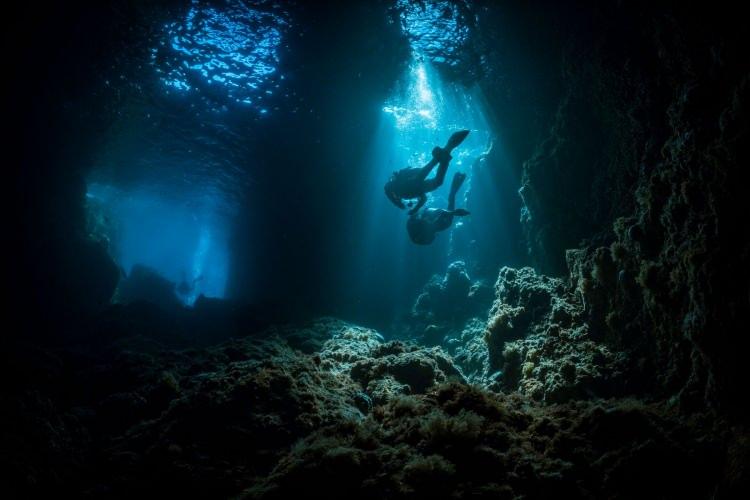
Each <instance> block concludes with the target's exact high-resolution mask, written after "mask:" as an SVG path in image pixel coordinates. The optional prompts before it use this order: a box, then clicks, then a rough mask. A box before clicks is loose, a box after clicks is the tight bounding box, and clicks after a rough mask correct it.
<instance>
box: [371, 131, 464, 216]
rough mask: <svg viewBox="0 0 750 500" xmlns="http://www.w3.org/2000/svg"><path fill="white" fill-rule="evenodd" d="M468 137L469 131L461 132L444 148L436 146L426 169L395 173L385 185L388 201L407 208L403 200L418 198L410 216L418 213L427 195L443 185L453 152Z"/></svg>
mask: <svg viewBox="0 0 750 500" xmlns="http://www.w3.org/2000/svg"><path fill="white" fill-rule="evenodd" d="M467 135H469V131H468V130H459V131H458V132H455V133H454V134H453V135H451V136H450V138H449V139H448V142H447V143H446V145H445V147H444V148H441V147H439V146H436V147H435V148H434V149H433V150H432V160H430V162H429V163H427V165H425V166H424V167H421V168H419V167H406V168H402V169H401V170H399V171H397V172H393V175H391V178H390V179H389V180H388V182H386V184H385V195H386V196H387V197H388V199H389V200H391V202H393V204H394V205H396V206H397V207H398V208H406V206H405V205H404V202H403V200H411V199H414V198H417V199H418V201H417V204H416V206H415V207H414V208H412V209H411V210H409V215H413V214H415V213H417V212H418V211H419V209H420V208H422V205H424V204H425V202H426V201H427V195H426V193H429V192H430V191H434V190H436V189H437V188H439V187H440V186H442V185H443V181H444V180H445V174H446V172H447V171H448V163H450V161H451V158H453V157H452V156H451V151H453V149H454V148H455V147H456V146H458V145H459V144H461V143H462V142H463V141H464V139H466V136H467ZM435 165H438V169H437V173H436V174H435V176H434V177H432V178H430V179H428V178H427V176H428V175H430V172H431V171H432V169H433V168H435ZM409 206H411V204H409Z"/></svg>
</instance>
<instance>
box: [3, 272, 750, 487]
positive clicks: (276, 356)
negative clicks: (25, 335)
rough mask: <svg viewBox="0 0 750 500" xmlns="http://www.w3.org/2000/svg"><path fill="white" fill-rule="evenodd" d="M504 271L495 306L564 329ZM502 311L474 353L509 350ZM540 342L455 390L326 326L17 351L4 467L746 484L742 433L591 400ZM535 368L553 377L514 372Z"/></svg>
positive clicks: (427, 365) (20, 477) (432, 363)
mask: <svg viewBox="0 0 750 500" xmlns="http://www.w3.org/2000/svg"><path fill="white" fill-rule="evenodd" d="M512 274H513V273H511V271H510V270H503V272H501V279H500V280H499V281H498V298H502V299H504V300H506V301H508V302H507V304H505V303H504V304H505V305H504V306H503V307H506V306H507V307H508V308H510V309H511V310H512V309H514V308H515V307H518V306H515V305H514V304H513V301H512V297H516V296H517V297H520V296H522V295H524V294H531V295H534V296H535V297H538V301H532V302H534V303H535V304H536V306H535V307H537V308H538V310H537V313H536V314H535V316H534V317H535V319H534V321H537V318H542V319H544V318H547V319H548V318H549V317H550V316H554V317H557V315H559V313H555V312H554V311H555V307H556V306H555V299H554V294H552V295H550V290H552V291H555V290H557V288H556V287H557V285H558V284H557V282H556V281H550V280H544V279H541V278H540V277H538V276H536V275H534V274H533V272H531V271H528V270H519V271H516V272H515V279H514V280H511V279H510V278H511V275H512ZM512 283H515V285H511V284H512ZM516 285H519V286H520V285H523V286H520V288H517V289H516V288H513V287H515V286H516ZM555 293H556V292H555ZM561 307H562V306H561ZM565 307H567V306H565ZM500 311H501V307H500V305H499V304H497V303H496V304H495V307H493V312H492V314H491V316H490V327H488V329H487V331H489V332H490V334H489V335H488V336H483V335H482V334H481V331H482V330H477V331H476V332H474V333H477V335H478V337H477V336H475V337H474V338H473V342H475V343H476V341H477V339H482V341H483V340H484V339H485V338H489V339H490V340H492V339H493V338H495V337H494V336H496V335H501V334H502V335H505V334H504V333H502V332H504V331H505V330H502V328H501V327H500V326H499V325H501V324H504V323H501V322H498V321H495V318H496V316H497V315H498V314H501V312H500ZM573 316H575V315H573ZM547 319H544V320H545V321H547ZM530 324H531V323H530ZM493 325H494V326H493ZM571 325H572V323H571ZM565 328H572V330H571V331H574V330H575V328H574V327H573V326H570V325H569V326H568V327H565ZM564 331H565V330H564V329H561V333H559V334H558V337H560V336H564V334H563V332H564ZM548 334H549V332H546V333H544V332H542V331H541V330H539V331H537V332H535V333H533V334H532V335H530V336H526V337H524V338H523V339H515V340H511V339H512V338H513V336H511V337H509V338H508V339H509V340H508V341H507V342H506V345H505V347H503V348H502V350H499V348H498V349H496V348H494V347H493V348H492V349H489V350H487V351H486V352H494V353H496V354H497V353H500V354H499V355H501V356H503V358H504V359H505V364H506V365H508V364H509V363H515V364H516V365H518V364H519V363H521V360H523V364H521V365H520V366H521V370H522V374H521V375H519V376H518V377H517V378H514V379H513V383H512V384H511V383H509V382H508V383H498V380H500V381H502V380H503V379H504V376H503V377H500V378H499V379H495V380H494V382H492V383H490V384H487V385H482V384H479V383H474V384H469V383H468V382H467V381H466V377H465V376H464V375H463V371H462V369H461V368H460V366H459V365H457V364H455V363H454V361H453V358H452V357H451V356H450V355H449V354H447V353H446V352H445V351H444V350H443V349H442V348H440V347H429V348H426V347H420V346H417V345H414V344H410V343H405V342H402V341H385V340H384V339H383V338H382V336H381V335H380V334H379V333H378V332H376V331H374V330H372V329H368V328H363V327H360V326H356V325H352V324H349V323H346V322H343V321H341V320H337V319H333V318H322V319H318V320H315V321H311V322H308V323H304V324H299V325H286V326H276V327H271V328H268V329H266V330H265V331H263V332H261V333H259V334H256V335H253V336H248V337H245V338H241V339H233V340H229V341H226V342H223V343H220V344H218V345H214V346H211V347H205V348H191V349H183V350H169V349H154V348H153V346H150V347H149V349H143V345H144V344H143V341H142V340H134V341H133V342H132V343H131V342H130V341H129V340H128V339H123V338H118V339H117V341H116V342H114V343H113V344H112V345H109V346H106V347H102V348H100V349H99V350H97V351H96V352H94V351H92V350H85V349H81V348H78V349H67V350H64V351H63V350H60V351H57V352H48V351H42V350H38V349H30V348H29V349H26V350H20V351H18V352H16V353H15V356H13V357H12V361H10V362H9V363H8V364H6V366H5V367H6V369H8V370H10V372H11V373H12V374H13V376H14V377H15V378H16V379H17V380H18V379H21V380H24V381H25V384H21V385H20V386H15V388H14V389H13V390H9V391H7V392H4V393H3V396H2V398H3V403H4V404H3V406H4V407H5V408H9V409H10V411H9V412H8V413H7V414H6V420H5V422H6V423H5V425H4V426H3V434H2V444H3V446H2V449H3V451H4V453H3V456H2V467H3V469H4V470H5V471H8V472H10V477H11V484H10V487H11V490H17V491H21V492H25V493H27V494H29V493H30V494H43V493H51V492H53V491H54V492H56V493H57V494H60V493H62V494H74V495H77V496H81V495H83V496H115V497H120V496H131V495H149V496H154V495H156V496H159V495H165V496H166V495H170V496H172V495H186V496H190V497H195V496H200V497H213V498H216V497H227V496H237V495H240V496H242V497H245V498H289V496H290V495H293V496H296V495H303V494H304V495H305V496H312V497H321V498H323V497H325V498H351V497H358V498H406V497H414V496H418V497H423V496H426V495H430V496H433V497H436V498H446V497H455V498H464V497H472V498H473V497H481V498H484V497H492V498H520V497H524V498H545V497H549V496H552V495H553V494H554V495H555V496H560V495H562V496H563V497H579V498H597V497H599V498H600V497H617V498H625V497H631V496H641V495H643V496H659V497H680V496H691V497H693V496H695V494H696V492H698V493H700V494H701V495H700V496H708V495H709V494H710V492H714V491H716V492H719V493H722V494H719V495H717V498H719V497H721V498H730V496H729V493H731V492H732V491H735V489H736V488H738V487H739V486H737V484H736V482H737V481H740V482H741V481H742V478H743V477H744V475H743V474H742V473H741V470H742V469H741V464H742V460H743V457H746V456H747V453H748V444H747V443H748V441H747V439H746V434H744V433H743V431H742V430H740V429H737V428H735V429H733V430H729V429H730V428H729V427H728V426H724V425H723V424H722V422H721V421H720V420H719V419H718V418H716V417H714V416H713V415H712V414H710V413H708V412H707V413H698V414H693V415H691V416H690V417H687V416H684V415H681V414H679V413H678V412H677V411H676V409H675V407H674V406H673V405H670V404H668V403H667V402H659V401H654V402H644V401H640V400H636V399H632V398H621V399H607V400H602V399H597V398H595V397H593V396H592V395H591V393H590V392H587V391H585V390H580V387H579V386H580V385H581V384H583V382H580V383H578V382H575V381H576V380H579V378H580V373H579V371H581V370H583V369H584V368H586V367H587V366H588V365H587V364H586V363H587V361H586V360H587V359H588V358H587V356H588V354H586V353H587V352H588V351H585V350H584V352H583V354H580V353H577V351H575V350H570V349H567V348H564V347H559V348H558V347H556V348H553V349H550V350H545V349H544V347H543V345H544V339H543V338H542V336H543V335H548ZM570 335H571V336H572V335H573V334H572V333H571V334H570ZM558 337H554V338H558ZM498 338H499V337H498ZM519 342H520V343H519ZM583 342H585V341H583ZM540 343H541V345H542V347H538V345H537V344H540ZM561 345H578V344H565V343H563V344H561ZM508 346H517V347H514V349H517V351H518V352H517V354H514V355H513V356H517V357H520V358H521V360H517V359H516V358H512V357H511V355H509V354H508V351H509V347H508ZM532 349H537V350H539V351H540V353H539V354H537V355H534V354H531V353H530V351H531V350H532ZM576 353H577V354H576ZM574 355H577V356H579V358H580V359H579V360H578V362H577V363H574V362H573V361H571V357H572V356H574ZM534 356H537V357H536V358H535V357H534ZM509 358H510V359H509ZM531 359H537V360H538V362H539V367H544V366H545V363H546V364H548V365H549V369H548V370H547V371H546V372H545V371H543V370H541V369H537V367H536V366H535V367H534V368H529V369H527V368H526V366H527V365H525V363H532V362H533V361H530V360H531ZM602 359H606V356H605V358H602ZM602 359H599V360H598V362H599V363H602V362H603V361H602ZM555 360H558V361H555ZM568 362H571V363H574V365H575V366H574V368H573V369H571V368H569V367H568V365H567V363H568ZM491 363H495V361H491ZM506 370H507V368H506ZM568 370H573V371H574V375H575V377H570V376H569V375H567V373H568ZM544 373H547V375H546V376H545V375H544ZM545 377H546V378H545ZM557 377H566V378H563V379H562V381H561V382H560V383H561V384H562V385H561V387H560V388H557V387H556V386H554V385H550V384H552V382H550V380H552V381H554V380H557ZM594 378H595V377H594ZM6 380H7V379H6ZM516 383H517V384H518V386H517V387H515V384H516ZM533 383H538V384H541V385H542V386H543V388H542V391H543V395H544V396H545V397H541V398H540V397H537V396H538V395H537V394H536V393H535V392H534V391H532V390H529V389H528V387H529V386H532V385H533ZM492 384H494V386H493V385H492ZM511 386H513V387H511ZM489 389H493V390H489ZM514 389H517V390H514ZM560 393H563V394H564V395H565V397H562V396H559V397H557V396H556V397H550V395H555V394H560ZM555 400H559V401H565V402H564V403H557V404H550V403H552V402H553V401H555ZM743 436H745V437H743ZM729 443H731V446H730V445H729ZM738 467H739V469H738ZM738 470H739V471H740V473H737V471H738ZM633 477H638V478H639V480H638V481H633V480H632V479H631V478H633ZM738 478H739V479H738ZM725 491H726V492H727V493H726V494H723V492H725ZM623 495H624V496H623Z"/></svg>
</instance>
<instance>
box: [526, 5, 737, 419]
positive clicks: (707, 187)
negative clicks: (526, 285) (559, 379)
mask: <svg viewBox="0 0 750 500" xmlns="http://www.w3.org/2000/svg"><path fill="white" fill-rule="evenodd" d="M578 22H580V23H581V24H580V26H581V27H584V28H585V29H583V30H581V32H580V33H579V34H577V35H572V36H571V37H570V38H569V40H568V43H567V45H566V48H565V52H566V55H565V57H564V58H563V61H562V65H561V67H562V70H563V92H562V95H563V97H562V99H561V101H560V103H559V107H558V111H557V114H556V116H555V118H554V120H553V123H552V125H551V127H550V132H549V135H548V138H547V139H546V140H545V141H543V142H542V143H541V144H540V145H539V146H538V149H537V152H536V154H535V155H533V157H532V158H530V159H529V160H528V161H527V162H526V163H525V165H524V168H523V181H522V184H523V185H522V189H521V194H522V196H523V198H524V200H525V204H526V207H525V210H524V213H523V220H522V222H523V224H524V227H525V233H526V236H527V244H528V249H529V252H530V256H531V257H532V259H533V260H534V262H535V263H536V265H537V267H538V268H539V269H541V270H542V271H543V272H548V273H553V274H555V275H558V276H565V275H566V274H567V273H568V271H570V272H571V273H572V278H573V282H574V285H575V286H576V288H577V290H578V294H579V296H580V297H581V298H582V299H583V300H584V301H585V303H586V316H587V320H588V322H589V324H590V328H591V331H590V334H592V335H594V336H595V337H596V336H601V337H602V338H606V339H607V342H608V344H609V345H610V346H612V347H614V348H627V349H628V350H630V351H631V355H632V356H633V360H632V362H631V366H633V367H637V366H639V367H641V368H642V374H641V375H640V376H639V377H638V379H637V380H636V378H635V377H634V378H633V380H632V383H634V384H636V383H637V384H640V385H641V386H642V390H646V391H649V392H656V393H659V394H660V395H662V396H664V397H671V396H675V397H676V398H677V400H678V401H679V402H680V403H681V404H682V405H683V406H684V408H685V409H686V410H690V409H693V408H697V407H700V406H702V405H705V404H709V405H711V406H716V407H721V408H722V411H730V412H739V414H742V415H744V416H745V417H746V413H744V412H743V410H742V409H741V408H742V407H743V406H746V405H744V399H745V398H744V396H743V395H742V394H741V393H742V391H743V390H744V389H742V388H745V387H747V384H748V370H747V369H745V368H744V367H743V361H742V360H743V358H744V354H743V353H745V352H746V351H747V339H746V335H744V334H741V333H740V332H741V331H743V330H744V329H743V328H742V326H741V325H743V324H744V323H745V321H746V311H747V310H748V307H750V295H749V294H748V288H747V283H748V281H750V257H749V256H750V247H749V246H748V245H750V243H749V242H750V226H749V225H748V224H747V220H746V216H745V214H747V213H748V212H750V207H748V197H747V196H746V195H745V194H744V191H745V189H744V186H745V185H746V184H745V182H744V181H743V180H742V178H743V175H744V174H743V171H744V166H745V165H747V163H748V156H747V147H746V145H745V143H746V140H747V137H748V132H749V131H750V127H749V126H748V118H747V117H748V111H747V103H748V90H750V89H749V87H748V81H749V78H750V77H749V75H750V65H749V64H748V62H747V58H745V57H744V55H742V50H741V49H740V48H739V47H741V46H744V45H745V43H744V42H743V41H744V40H745V39H746V32H745V30H744V28H742V27H740V26H739V24H738V23H737V19H736V16H732V15H731V13H729V12H727V10H726V9H723V8H717V9H705V8H700V7H696V8H695V9H693V8H691V7H687V6H686V7H685V8H680V9H673V8H670V7H668V6H666V5H656V4H654V5H653V6H651V7H648V8H647V7H644V6H643V5H641V6H638V7H635V8H632V7H630V6H626V5H624V4H615V3H613V4H611V5H609V4H606V3H605V4H602V5H601V6H600V7H598V8H596V9H594V10H593V11H592V12H591V13H590V14H589V15H586V16H582V17H581V18H580V19H579V21H578ZM584 33H585V35H584ZM571 248H580V250H577V251H575V252H572V253H571V252H569V253H568V254H567V260H566V250H568V249H571Z"/></svg>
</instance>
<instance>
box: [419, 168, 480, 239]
mask: <svg viewBox="0 0 750 500" xmlns="http://www.w3.org/2000/svg"><path fill="white" fill-rule="evenodd" d="M465 180H466V174H463V173H461V172H456V173H455V175H453V182H452V183H451V192H450V195H449V196H448V210H445V209H443V208H425V209H424V210H422V211H421V212H417V213H415V214H412V215H411V216H410V217H409V220H408V221H406V230H407V231H408V232H409V238H411V241H413V242H414V243H416V244H417V245H429V244H430V243H432V242H433V241H434V240H435V234H436V233H437V232H439V231H444V230H446V229H448V228H449V227H451V225H452V224H453V217H464V216H466V215H469V211H468V210H464V209H463V208H456V193H457V192H458V190H459V189H460V188H461V185H462V184H463V183H464V181H465Z"/></svg>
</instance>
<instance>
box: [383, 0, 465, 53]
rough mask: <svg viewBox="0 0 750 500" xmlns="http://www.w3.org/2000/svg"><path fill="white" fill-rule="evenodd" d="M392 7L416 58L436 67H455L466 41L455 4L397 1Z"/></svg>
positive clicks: (461, 16) (459, 14)
mask: <svg viewBox="0 0 750 500" xmlns="http://www.w3.org/2000/svg"><path fill="white" fill-rule="evenodd" d="M396 7H397V9H398V10H399V13H400V18H401V28H402V29H403V30H404V33H406V36H407V37H408V38H409V42H410V43H411V47H412V50H413V51H414V53H415V54H416V55H419V56H423V57H425V58H427V59H429V60H430V61H431V62H433V63H436V64H449V65H453V64H456V63H457V58H458V57H459V54H458V52H459V50H460V49H461V48H462V47H463V46H464V45H465V44H466V43H467V41H468V40H469V28H468V26H467V20H466V19H465V17H464V15H463V14H462V12H461V10H460V9H459V7H458V4H457V2H451V1H446V0H437V1H436V0H432V1H431V0H425V1H414V0H398V1H397V2H396Z"/></svg>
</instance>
